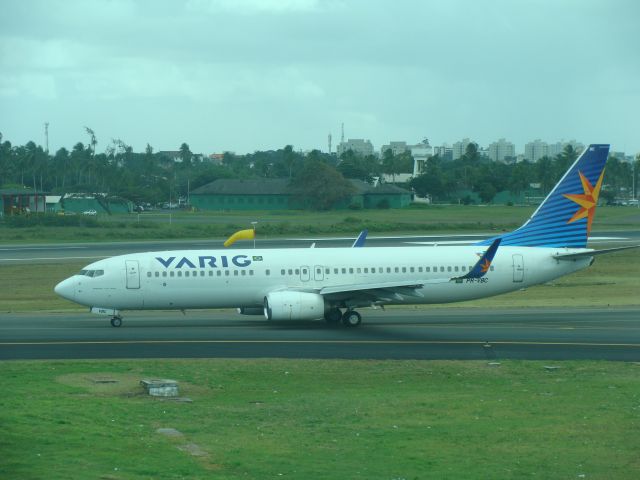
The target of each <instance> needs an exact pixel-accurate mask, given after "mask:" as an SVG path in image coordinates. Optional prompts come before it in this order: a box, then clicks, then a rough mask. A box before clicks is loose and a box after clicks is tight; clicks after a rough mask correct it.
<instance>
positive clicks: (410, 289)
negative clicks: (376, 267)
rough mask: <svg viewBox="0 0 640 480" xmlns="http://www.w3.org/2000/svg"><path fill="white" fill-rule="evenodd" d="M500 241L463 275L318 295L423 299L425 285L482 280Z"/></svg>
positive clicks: (341, 287)
mask: <svg viewBox="0 0 640 480" xmlns="http://www.w3.org/2000/svg"><path fill="white" fill-rule="evenodd" d="M500 241H501V239H500V238H498V239H496V240H494V242H493V243H492V244H491V246H490V247H489V248H488V249H487V251H486V252H484V254H483V255H482V256H481V257H480V259H479V260H478V261H477V263H476V264H475V265H474V267H473V268H472V269H471V270H469V272H468V273H467V274H465V275H462V276H458V277H443V278H431V279H425V280H405V281H394V282H377V283H359V284H350V285H336V286H331V287H323V288H321V289H320V290H319V291H318V293H319V294H320V295H323V296H329V297H333V298H340V299H346V298H353V297H359V298H363V297H365V298H369V299H371V298H372V297H373V298H375V299H377V300H378V301H383V302H384V301H387V302H390V301H393V300H400V301H401V300H403V299H404V297H424V295H423V294H422V292H420V289H422V288H423V287H424V286H425V285H436V284H441V283H449V282H453V281H455V282H456V283H462V281H463V280H464V279H467V278H482V277H484V276H485V275H486V273H487V272H488V271H489V267H490V266H491V262H492V261H493V257H494V256H495V254H496V251H497V250H498V246H499V245H500Z"/></svg>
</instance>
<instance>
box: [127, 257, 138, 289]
mask: <svg viewBox="0 0 640 480" xmlns="http://www.w3.org/2000/svg"><path fill="white" fill-rule="evenodd" d="M125 263H126V266H127V288H140V266H139V265H138V261H137V260H126V261H125Z"/></svg>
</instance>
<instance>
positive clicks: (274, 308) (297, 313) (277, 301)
mask: <svg viewBox="0 0 640 480" xmlns="http://www.w3.org/2000/svg"><path fill="white" fill-rule="evenodd" d="M264 316H265V317H266V318H267V320H315V319H317V318H322V317H323V316H324V298H323V297H322V295H318V294H317V293H308V292H291V291H285V292H271V293H270V294H268V295H267V296H266V297H265V298H264Z"/></svg>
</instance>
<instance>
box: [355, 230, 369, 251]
mask: <svg viewBox="0 0 640 480" xmlns="http://www.w3.org/2000/svg"><path fill="white" fill-rule="evenodd" d="M367 233H369V231H368V230H367V229H366V228H365V229H364V230H362V231H361V232H360V235H358V238H356V241H355V242H353V245H351V248H356V247H364V242H365V240H366V239H367Z"/></svg>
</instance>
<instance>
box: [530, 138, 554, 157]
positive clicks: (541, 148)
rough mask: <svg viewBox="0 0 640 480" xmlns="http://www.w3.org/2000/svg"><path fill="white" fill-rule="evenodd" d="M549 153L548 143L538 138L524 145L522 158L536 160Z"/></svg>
mask: <svg viewBox="0 0 640 480" xmlns="http://www.w3.org/2000/svg"><path fill="white" fill-rule="evenodd" d="M546 155H549V145H548V144H547V142H543V141H542V140H540V139H539V138H537V139H535V140H534V141H533V142H529V143H527V144H526V145H525V146H524V158H525V160H528V161H530V162H537V161H538V160H539V159H541V158H542V157H544V156H546Z"/></svg>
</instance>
